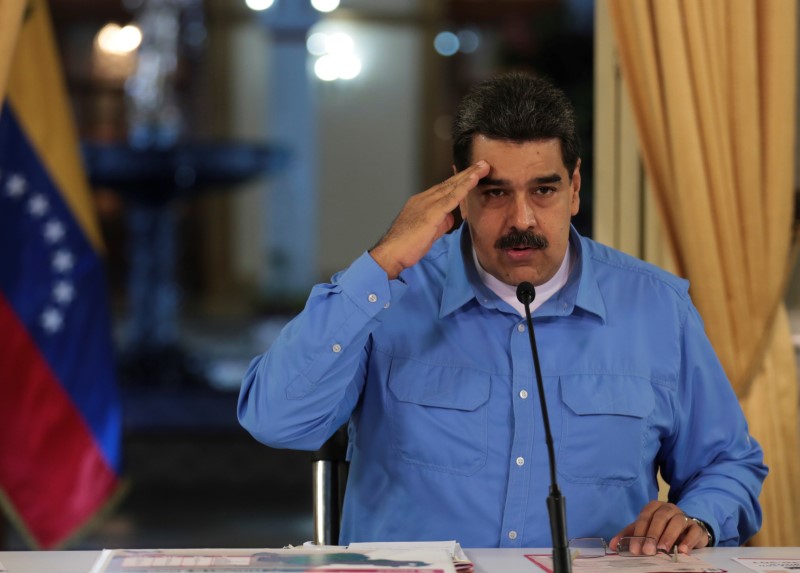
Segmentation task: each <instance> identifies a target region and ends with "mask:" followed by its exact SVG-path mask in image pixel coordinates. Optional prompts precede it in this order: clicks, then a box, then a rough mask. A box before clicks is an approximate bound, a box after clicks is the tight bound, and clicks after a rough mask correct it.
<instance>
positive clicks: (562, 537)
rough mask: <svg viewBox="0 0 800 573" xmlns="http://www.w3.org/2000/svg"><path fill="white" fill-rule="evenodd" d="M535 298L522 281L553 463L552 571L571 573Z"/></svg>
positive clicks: (530, 287)
mask: <svg viewBox="0 0 800 573" xmlns="http://www.w3.org/2000/svg"><path fill="white" fill-rule="evenodd" d="M535 297H536V290H535V289H534V288H533V285H532V284H531V283H529V282H528V281H523V282H521V283H519V285H518V286H517V300H519V301H520V302H521V303H522V304H523V305H525V319H526V320H527V321H528V337H529V338H530V342H531V353H532V354H533V367H534V369H535V371H536V385H537V387H538V388H539V404H540V405H541V407H542V422H543V423H544V439H545V442H546V443H547V456H548V458H549V460H550V495H549V496H547V513H548V514H549V515H550V535H551V536H552V538H553V569H554V573H572V560H571V559H570V556H569V542H568V541H567V510H566V500H565V499H564V497H563V496H562V495H561V490H560V489H558V482H557V481H556V456H555V454H554V453H553V435H552V434H551V433H550V418H549V417H548V416H547V402H546V401H545V398H544V383H543V382H542V369H541V368H540V367H539V352H538V351H537V350H536V336H535V335H534V333H533V320H532V319H531V303H532V302H533V299H534V298H535Z"/></svg>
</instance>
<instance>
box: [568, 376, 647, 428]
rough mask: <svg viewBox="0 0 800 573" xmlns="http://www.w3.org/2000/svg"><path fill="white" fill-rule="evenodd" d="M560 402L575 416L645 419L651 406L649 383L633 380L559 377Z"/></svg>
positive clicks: (634, 378) (616, 377)
mask: <svg viewBox="0 0 800 573" xmlns="http://www.w3.org/2000/svg"><path fill="white" fill-rule="evenodd" d="M561 399H562V401H563V402H564V404H566V406H567V407H569V409H570V410H572V411H573V412H574V413H575V414H577V415H579V416H584V415H592V414H613V415H618V416H632V417H634V418H645V417H647V416H648V415H649V414H650V412H651V411H652V410H653V407H654V406H655V398H654V397H653V389H652V388H651V387H650V383H649V381H647V380H645V379H643V378H637V377H634V376H617V375H614V376H611V375H586V376H583V375H581V376H562V377H561Z"/></svg>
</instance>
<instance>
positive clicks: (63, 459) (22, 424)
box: [0, 295, 119, 549]
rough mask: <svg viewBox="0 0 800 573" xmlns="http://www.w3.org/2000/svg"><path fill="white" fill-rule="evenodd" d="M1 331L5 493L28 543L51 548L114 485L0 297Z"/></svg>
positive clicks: (0, 454)
mask: <svg viewBox="0 0 800 573" xmlns="http://www.w3.org/2000/svg"><path fill="white" fill-rule="evenodd" d="M0 333H2V334H0V344H3V345H4V346H5V348H4V349H3V352H0V373H2V374H0V375H2V376H4V377H9V378H10V379H6V380H1V381H0V382H2V383H0V425H1V426H0V476H3V480H2V487H3V489H4V490H5V495H6V497H7V498H8V499H9V500H10V501H11V502H12V504H13V506H14V508H15V509H16V511H17V513H18V516H19V517H20V518H21V520H22V522H23V523H24V524H27V527H28V528H29V533H30V535H31V536H32V537H33V539H34V540H35V541H36V542H37V543H38V544H39V545H40V546H41V547H43V548H46V549H47V548H52V547H54V546H56V545H58V544H59V543H61V542H63V541H65V540H66V538H67V537H69V536H70V535H71V534H72V533H74V531H75V529H77V528H79V527H80V526H81V525H83V524H84V523H85V522H86V521H87V520H88V519H89V518H91V517H92V516H93V514H94V513H95V512H96V511H97V510H98V509H100V508H101V506H102V505H103V504H104V503H105V502H106V501H107V499H108V497H109V496H110V495H111V494H112V493H113V492H114V491H115V490H116V488H117V487H118V485H119V479H118V477H117V475H116V474H115V473H114V471H113V469H112V468H111V467H110V466H109V465H108V463H107V462H106V460H105V458H104V457H103V455H102V452H101V451H100V449H99V448H98V446H97V444H96V443H95V441H94V439H93V438H92V434H91V431H90V429H89V427H88V426H87V425H86V423H85V422H84V420H83V418H82V417H81V416H80V413H79V412H78V411H77V410H76V409H75V406H74V404H72V402H71V401H70V399H69V396H68V395H67V394H66V393H65V392H64V390H63V388H62V386H61V384H60V383H59V381H58V380H57V379H56V377H55V376H54V374H53V372H52V371H51V370H50V368H49V366H48V365H47V363H46V362H45V361H44V359H43V357H42V355H41V354H40V352H39V350H38V347H37V346H36V344H35V343H34V341H33V340H32V339H31V337H30V336H29V334H28V332H27V330H26V329H25V326H24V325H23V324H22V323H21V322H20V321H19V319H18V317H17V316H16V314H15V313H14V311H13V309H12V308H11V307H10V306H9V305H8V303H7V301H6V300H5V298H4V297H2V296H1V295H0ZM31 412H34V413H35V416H31V415H30V413H31ZM54 436H57V438H56V439H54V438H53V437H54ZM87 486H88V487H87Z"/></svg>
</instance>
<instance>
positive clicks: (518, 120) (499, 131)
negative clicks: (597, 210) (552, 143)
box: [453, 72, 581, 177]
mask: <svg viewBox="0 0 800 573" xmlns="http://www.w3.org/2000/svg"><path fill="white" fill-rule="evenodd" d="M476 133H477V134H480V135H484V136H486V137H488V138H490V139H501V140H505V141H511V142H514V143H524V142H527V141H539V140H543V139H558V140H559V141H560V142H561V158H562V160H563V161H564V166H565V167H566V168H567V172H568V173H569V176H570V177H572V173H573V172H574V171H575V166H576V165H577V163H578V159H579V158H580V152H581V149H580V147H581V144H580V139H579V138H578V134H577V133H576V131H575V110H574V109H573V108H572V104H571V103H570V101H569V100H568V99H567V96H566V95H564V92H562V91H561V90H560V89H558V88H557V87H555V86H554V85H553V84H551V83H550V82H548V81H547V80H545V79H543V78H540V77H536V76H533V75H531V74H528V73H524V72H509V73H505V74H501V75H498V76H495V77H493V78H490V79H488V80H486V81H484V82H482V83H480V84H477V85H476V86H474V87H473V88H472V89H471V90H470V91H469V92H468V93H467V95H466V96H464V99H463V100H461V104H460V105H459V106H458V110H457V111H456V116H455V119H454V120H453V163H454V164H455V166H456V169H457V170H458V171H461V170H462V169H466V168H467V167H469V165H470V164H471V163H472V159H471V154H472V138H473V136H474V135H475V134H476Z"/></svg>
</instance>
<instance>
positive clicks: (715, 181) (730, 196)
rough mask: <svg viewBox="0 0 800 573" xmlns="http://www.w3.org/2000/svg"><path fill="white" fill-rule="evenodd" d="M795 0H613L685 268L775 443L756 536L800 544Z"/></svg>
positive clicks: (750, 412) (745, 396) (657, 183)
mask: <svg viewBox="0 0 800 573" xmlns="http://www.w3.org/2000/svg"><path fill="white" fill-rule="evenodd" d="M797 9H798V8H797V2H796V0H609V12H610V15H611V19H612V27H613V29H614V36H615V44H616V49H617V51H618V56H619V60H620V65H621V69H622V75H623V81H624V83H625V85H626V88H627V89H628V92H629V94H630V96H631V100H632V104H633V108H634V113H635V117H636V123H637V131H638V135H639V140H640V146H641V149H642V155H643V160H644V163H645V168H646V171H647V175H648V177H649V179H650V182H651V184H652V189H653V192H654V193H655V196H656V200H657V203H658V205H659V208H660V212H661V214H662V220H663V223H664V230H665V234H666V239H667V242H668V244H669V245H670V247H671V248H672V251H673V253H674V255H675V260H676V262H677V266H678V271H679V273H680V274H682V275H683V276H685V277H686V278H688V279H689V280H690V281H691V294H692V297H693V300H694V301H695V303H696V304H697V306H698V308H699V310H700V313H701V314H702V316H703V319H704V321H705V326H706V331H707V332H708V334H709V337H710V338H711V341H712V343H713V344H714V347H715V348H716V351H717V353H718V355H719V357H720V360H721V361H722V363H723V365H724V367H725V370H726V372H727V373H728V376H729V378H730V381H731V384H732V386H733V388H734V390H735V391H736V394H737V395H738V397H739V400H740V403H741V405H742V408H743V409H744V411H745V414H746V415H747V418H748V421H749V424H750V430H751V433H752V434H753V436H754V437H755V438H756V439H757V440H759V442H760V443H761V444H762V446H763V447H764V451H765V456H766V462H767V464H768V465H769V466H770V474H769V476H768V478H767V481H766V483H765V486H764V490H763V492H762V495H761V503H762V506H763V510H764V525H763V528H762V530H761V532H760V533H759V534H758V535H757V536H756V537H755V538H754V539H753V540H752V542H751V543H752V544H753V545H765V546H775V545H800V491H798V488H799V487H800V448H799V446H798V388H797V372H796V364H795V357H794V350H793V348H792V344H791V331H790V327H789V321H788V317H787V312H786V308H785V305H784V303H783V300H784V294H785V288H786V284H787V280H788V276H789V273H790V272H791V269H792V266H793V263H794V260H793V258H794V257H793V253H795V252H796V250H795V249H793V240H794V237H793V229H792V223H793V220H792V216H793V193H794V159H795V154H794V146H795V129H796V125H797V121H796V81H797V47H796V42H797V29H796V28H797Z"/></svg>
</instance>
